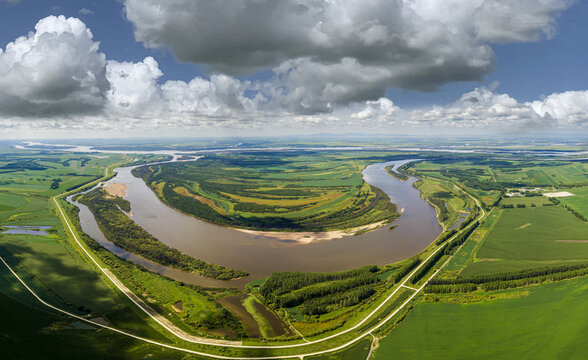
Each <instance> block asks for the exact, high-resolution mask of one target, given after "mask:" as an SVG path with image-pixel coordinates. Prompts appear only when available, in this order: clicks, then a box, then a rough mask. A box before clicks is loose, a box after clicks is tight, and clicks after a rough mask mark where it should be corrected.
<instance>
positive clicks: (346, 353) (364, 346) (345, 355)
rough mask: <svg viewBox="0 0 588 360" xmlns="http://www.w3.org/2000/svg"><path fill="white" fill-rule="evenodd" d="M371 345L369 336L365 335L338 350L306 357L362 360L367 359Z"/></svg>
mask: <svg viewBox="0 0 588 360" xmlns="http://www.w3.org/2000/svg"><path fill="white" fill-rule="evenodd" d="M371 345H372V340H371V338H369V337H367V338H365V339H362V340H360V341H358V342H356V343H355V344H353V345H351V346H349V347H348V348H345V349H343V350H340V351H336V352H333V353H328V354H324V355H315V356H310V357H308V358H307V359H311V360H363V359H367V356H368V354H369V352H370V348H371Z"/></svg>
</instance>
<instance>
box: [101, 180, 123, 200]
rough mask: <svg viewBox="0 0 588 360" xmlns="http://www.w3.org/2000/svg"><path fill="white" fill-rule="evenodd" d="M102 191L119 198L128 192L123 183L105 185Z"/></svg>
mask: <svg viewBox="0 0 588 360" xmlns="http://www.w3.org/2000/svg"><path fill="white" fill-rule="evenodd" d="M104 189H105V190H106V192H107V193H109V194H110V195H112V196H120V197H124V196H125V195H126V194H127V191H129V188H128V186H127V185H126V184H123V183H112V184H108V185H106V186H105V187H104Z"/></svg>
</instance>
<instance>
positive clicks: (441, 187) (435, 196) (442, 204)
mask: <svg viewBox="0 0 588 360" xmlns="http://www.w3.org/2000/svg"><path fill="white" fill-rule="evenodd" d="M415 187H416V188H417V189H419V191H420V193H421V196H422V197H423V198H425V199H427V201H429V202H430V203H431V204H432V205H433V206H435V208H436V209H437V220H439V222H440V223H441V224H443V226H444V228H445V229H450V228H451V227H452V226H454V225H456V224H457V222H458V220H459V219H460V218H465V217H467V216H468V215H469V211H468V210H467V208H468V207H469V208H470V209H471V208H472V207H474V206H473V205H472V204H471V200H469V198H468V197H467V196H466V195H463V194H462V193H461V192H459V191H458V190H456V189H455V188H454V187H453V186H452V185H450V184H446V183H443V182H440V181H436V180H431V179H427V178H423V179H421V180H419V181H418V182H416V183H415Z"/></svg>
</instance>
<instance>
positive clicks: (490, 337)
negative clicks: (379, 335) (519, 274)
mask: <svg viewBox="0 0 588 360" xmlns="http://www.w3.org/2000/svg"><path fill="white" fill-rule="evenodd" d="M528 290H529V295H528V296H523V297H515V298H510V299H505V300H493V301H486V302H482V303H472V304H449V303H428V302H427V303H423V302H421V303H418V304H417V305H416V306H415V307H414V309H413V310H412V312H411V313H410V314H409V315H408V317H407V319H406V320H404V322H402V323H401V324H400V325H399V326H398V327H397V328H396V329H395V330H394V331H392V333H391V334H390V335H389V336H387V337H386V338H384V339H382V340H380V346H379V348H378V350H377V351H376V354H375V359H376V360H379V359H389V358H392V357H394V358H402V359H473V358H474V359H490V358H492V359H521V358H525V359H555V358H564V359H583V358H585V355H586V351H588V343H586V341H585V334H586V332H587V331H588V324H587V323H586V321H585V314H586V313H587V312H588V278H579V279H574V280H567V281H562V282H558V283H552V284H546V285H542V286H534V287H529V288H528ZM513 291H514V292H520V290H518V289H517V290H513ZM416 334H418V336H417V335H416ZM498 344H499V345H498Z"/></svg>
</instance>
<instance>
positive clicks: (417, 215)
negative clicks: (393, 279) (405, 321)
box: [78, 160, 441, 287]
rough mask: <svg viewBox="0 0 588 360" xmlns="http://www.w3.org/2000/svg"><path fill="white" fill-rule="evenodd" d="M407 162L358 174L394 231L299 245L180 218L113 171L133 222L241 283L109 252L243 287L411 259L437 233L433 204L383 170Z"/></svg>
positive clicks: (89, 223)
mask: <svg viewBox="0 0 588 360" xmlns="http://www.w3.org/2000/svg"><path fill="white" fill-rule="evenodd" d="M407 161H409V160H402V161H391V162H386V163H377V164H373V165H369V166H368V167H366V169H365V170H364V171H363V176H364V179H365V181H366V182H368V183H369V184H372V185H374V186H377V187H379V188H380V189H382V190H383V191H385V192H386V193H387V194H388V196H389V197H390V199H391V201H392V202H393V203H395V204H396V205H397V207H398V210H399V211H401V210H402V211H403V213H402V215H401V216H400V218H398V219H397V220H396V221H395V222H394V224H395V225H398V226H397V227H396V228H395V229H394V230H388V227H384V228H382V229H379V230H374V231H371V232H368V233H364V234H361V235H357V236H347V237H344V238H341V239H335V240H327V241H320V242H314V243H311V244H307V245H301V244H298V243H296V242H288V241H281V240H276V239H273V238H268V237H264V236H256V235H252V234H247V233H243V232H240V231H235V230H233V229H230V228H226V227H222V226H218V225H214V224H210V223H207V222H205V221H202V220H199V219H196V218H194V217H192V216H188V215H185V214H182V213H180V212H178V211H176V210H174V209H172V208H170V207H168V206H167V205H165V204H163V203H162V202H161V201H159V199H158V198H157V197H156V195H155V194H154V193H153V191H152V190H151V189H150V188H149V187H147V185H146V184H145V183H144V182H143V181H142V180H141V179H138V178H135V177H134V176H133V175H132V174H131V170H132V168H131V167H127V168H120V169H118V170H117V171H118V175H117V176H116V177H115V178H113V179H112V180H110V182H121V183H124V184H126V185H127V186H128V188H129V191H128V192H127V195H126V196H125V199H127V200H129V201H130V203H131V208H132V212H133V219H134V221H135V222H136V223H137V224H139V225H140V226H141V227H143V228H144V229H145V230H147V231H148V232H150V233H151V234H153V235H154V236H155V237H156V238H158V239H159V240H160V241H161V242H163V243H165V244H167V245H169V246H172V247H175V248H177V249H178V250H180V251H182V252H184V253H186V254H189V255H191V256H194V257H196V258H199V259H202V260H205V261H208V262H211V263H214V264H220V265H225V266H228V267H232V268H237V269H240V270H245V271H248V272H249V273H250V274H251V275H250V276H249V277H248V278H246V279H239V280H232V281H219V280H213V279H208V278H205V277H202V276H198V275H195V274H188V273H185V272H182V271H179V270H175V269H171V268H168V267H165V266H161V265H158V264H155V263H153V262H150V261H148V260H145V259H142V258H141V257H138V256H136V255H133V254H129V253H127V252H125V251H124V250H122V249H120V248H116V247H115V246H114V245H112V244H110V247H107V248H109V250H111V251H113V252H114V253H116V254H117V255H119V256H121V257H124V258H127V259H129V260H131V261H134V262H139V263H141V264H143V265H144V266H146V267H147V268H149V269H150V270H152V271H156V272H158V273H161V274H164V275H167V276H170V277H173V278H175V279H177V280H181V281H185V282H189V283H193V284H194V283H195V284H199V285H202V286H221V287H228V286H232V287H243V286H244V285H245V284H246V283H247V282H249V281H252V280H255V279H258V278H261V277H264V276H268V275H270V274H271V273H272V271H339V270H345V269H350V268H354V267H358V266H362V265H367V264H378V265H381V264H386V263H390V262H394V261H398V260H402V259H405V258H407V257H410V256H412V255H414V254H416V253H418V252H419V251H421V250H422V249H424V248H425V247H426V246H427V245H429V244H430V243H431V242H432V241H433V239H435V238H436V237H437V236H438V235H439V233H440V232H441V227H440V225H439V224H438V223H437V220H436V214H435V210H434V208H433V207H431V206H430V205H429V204H428V203H427V202H425V201H424V200H423V199H421V198H420V195H419V192H418V190H416V189H415V188H413V187H412V183H413V182H414V181H415V179H411V180H408V181H406V182H403V181H400V180H397V179H396V178H394V177H392V176H390V175H388V174H387V172H386V169H385V167H386V166H388V165H395V166H400V165H402V164H404V163H406V162H407ZM78 206H79V207H80V209H81V211H80V219H81V223H82V228H83V229H84V231H85V232H86V233H88V234H89V235H90V236H92V237H93V238H94V239H96V240H99V242H100V243H101V244H103V245H104V244H108V243H107V240H106V239H105V238H104V236H103V235H102V233H101V232H100V230H99V229H98V226H97V224H96V222H95V220H94V217H93V216H92V214H91V213H90V212H89V211H88V209H87V208H86V209H84V208H85V207H84V206H83V205H78Z"/></svg>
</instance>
